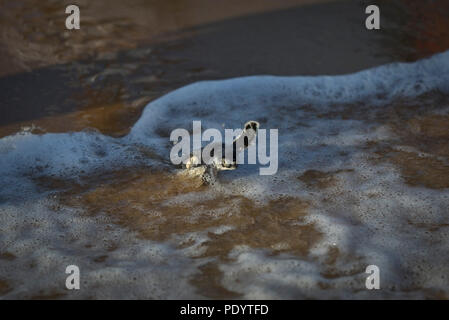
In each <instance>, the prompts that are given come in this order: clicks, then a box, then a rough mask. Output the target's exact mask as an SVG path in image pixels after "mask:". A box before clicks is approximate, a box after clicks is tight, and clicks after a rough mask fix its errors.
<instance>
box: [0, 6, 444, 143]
mask: <svg viewBox="0 0 449 320" xmlns="http://www.w3.org/2000/svg"><path fill="white" fill-rule="evenodd" d="M322 2H323V1H303V0H298V1H292V0H284V1H276V5H274V4H273V2H270V1H247V2H245V3H244V4H245V5H236V4H232V3H231V4H229V5H228V6H226V7H223V8H222V7H220V8H215V11H214V10H212V8H210V7H209V6H210V4H207V5H206V3H208V2H207V1H206V2H205V1H196V2H195V3H193V4H192V5H191V6H189V7H185V6H182V5H179V4H177V2H175V1H174V2H169V3H167V2H162V1H161V2H157V3H155V4H152V5H149V6H148V5H145V6H144V5H143V3H141V2H140V1H134V2H132V3H131V4H130V5H129V6H127V7H126V10H125V9H123V8H121V7H120V6H119V5H117V7H116V9H115V10H110V11H108V10H101V5H102V4H101V3H99V2H95V3H96V5H95V6H94V5H88V3H87V2H86V3H81V9H82V10H84V11H83V12H87V13H85V15H84V19H85V23H84V25H83V26H84V28H82V29H81V30H80V31H79V32H77V33H75V32H72V33H68V32H67V31H64V30H60V28H58V23H62V22H63V18H64V17H65V16H64V14H61V12H59V10H58V8H59V7H58V6H57V5H55V4H51V3H42V4H41V5H36V7H34V8H33V5H34V2H32V1H31V2H30V1H28V2H25V3H26V5H22V6H20V5H15V6H13V5H9V6H10V8H9V7H8V6H7V7H6V8H5V9H9V10H13V11H16V12H18V13H20V12H22V13H23V12H28V10H29V11H31V12H34V15H35V16H36V17H34V18H28V19H27V18H26V15H24V17H22V20H20V21H21V22H22V23H23V25H20V24H17V25H15V24H11V20H9V18H8V17H7V16H6V15H3V16H2V18H1V19H0V22H1V24H2V25H3V26H5V27H6V29H5V32H4V34H3V38H2V39H1V40H0V52H3V54H2V56H1V57H2V59H1V61H2V63H3V65H4V67H3V68H1V70H3V71H2V72H3V73H4V74H3V76H2V77H1V78H0V89H1V90H0V106H1V108H0V136H5V135H9V134H12V133H14V132H17V131H18V130H20V128H22V127H32V125H34V126H36V127H39V128H40V129H39V130H40V131H43V132H65V131H79V130H82V129H84V128H87V127H93V128H97V129H98V130H100V131H101V132H104V133H106V134H112V135H123V134H125V133H126V132H127V131H128V130H129V128H130V126H131V125H132V124H133V123H134V122H135V121H136V120H137V119H138V117H139V115H140V112H141V110H142V108H143V107H144V106H145V104H146V103H147V102H148V101H151V100H153V99H155V98H157V97H160V96H161V95H163V94H165V93H168V92H170V91H172V90H174V89H176V88H179V87H181V86H183V85H186V84H189V83H192V82H195V81H200V80H208V79H223V78H232V77H238V76H245V75H260V74H271V75H322V74H329V75H333V74H346V73H352V72H356V71H359V70H363V69H367V68H371V67H374V66H377V65H381V64H385V63H389V62H392V61H397V60H410V59H411V60H413V58H412V56H413V55H415V56H416V58H418V57H422V56H423V54H420V52H423V53H424V56H426V55H428V54H431V53H434V52H438V51H442V50H443V49H444V47H445V44H444V42H443V43H442V44H441V46H440V47H431V50H430V52H429V50H427V49H423V48H421V47H419V46H418V47H417V48H414V47H413V45H414V43H411V42H410V41H409V42H408V43H407V42H405V40H403V39H402V38H401V37H400V36H398V35H397V34H396V33H395V32H394V31H395V30H397V28H398V26H397V23H395V22H394V21H396V20H394V19H398V20H399V18H398V15H397V12H396V11H397V10H398V9H397V8H396V6H398V5H399V4H401V2H400V1H396V2H395V3H394V4H395V5H389V6H388V7H386V8H387V9H386V10H385V16H383V20H382V21H383V23H384V25H385V26H386V27H385V28H386V29H385V30H381V31H379V32H375V31H374V32H373V31H368V30H366V29H365V28H364V19H365V17H366V15H365V14H364V7H363V5H361V4H360V3H358V2H355V1H332V2H327V3H322ZM390 3H391V2H390ZM401 5H403V4H401ZM83 8H85V9H83ZM211 11H212V13H211V14H208V13H209V12H211ZM390 11H391V12H390ZM97 12H100V13H99V15H100V16H99V17H96V16H95V14H96V13H97ZM173 12H174V13H176V14H174V13H173ZM148 13H151V14H148ZM30 14H31V13H30ZM97 14H98V13H97ZM145 14H147V15H149V16H154V17H155V18H154V19H147V20H145V19H144V18H143V17H144V16H145ZM170 14H171V15H170ZM400 15H402V17H403V18H404V17H407V13H406V11H400ZM136 17H137V18H136ZM43 18H45V19H49V21H50V22H51V21H53V22H51V23H50V24H49V25H48V26H43V25H42V24H41V21H42V20H41V19H43ZM393 18H394V19H393ZM429 19H431V17H429ZM20 21H19V22H20ZM214 21H215V22H214ZM425 21H426V20H425ZM17 26H18V27H17ZM423 26H424V27H425V26H426V25H425V24H423ZM414 27H415V28H419V27H420V26H414ZM421 27H422V26H421ZM443 27H444V25H443ZM401 28H402V29H404V28H406V26H404V25H400V28H399V30H401ZM407 28H408V27H407ZM33 30H35V31H33ZM403 31H405V32H407V33H408V32H409V30H408V29H404V30H403ZM412 31H413V30H412ZM21 32H22V33H23V34H21ZM403 33H404V32H402V33H401V34H403ZM426 36H427V37H428V34H427V33H426ZM439 36H440V37H443V36H444V34H438V33H435V34H434V35H433V36H432V37H433V38H435V41H437V40H438V37H439ZM435 41H434V42H435ZM393 42H395V45H398V46H399V47H402V49H403V50H402V51H401V50H398V49H397V48H396V47H394V46H392V43H393ZM404 48H405V49H404ZM426 50H427V51H426ZM432 50H433V51H434V52H433V51H432ZM404 52H405V53H407V55H405V53H404ZM410 52H415V53H414V54H412V55H411V56H410Z"/></svg>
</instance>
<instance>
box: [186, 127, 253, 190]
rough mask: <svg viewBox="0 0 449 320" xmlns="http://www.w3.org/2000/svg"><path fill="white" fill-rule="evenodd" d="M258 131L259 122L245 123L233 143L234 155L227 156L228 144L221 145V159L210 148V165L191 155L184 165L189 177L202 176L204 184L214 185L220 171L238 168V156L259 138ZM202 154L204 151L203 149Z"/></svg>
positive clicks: (212, 148)
mask: <svg viewBox="0 0 449 320" xmlns="http://www.w3.org/2000/svg"><path fill="white" fill-rule="evenodd" d="M258 129H259V123H258V122H257V121H248V122H247V123H245V125H244V127H243V130H242V133H241V134H240V135H239V136H238V137H237V138H235V139H234V141H233V142H232V155H228V156H227V155H226V152H225V151H226V144H225V143H223V144H222V145H221V150H222V152H221V158H218V155H215V154H214V150H215V149H217V148H214V147H213V146H214V145H212V146H210V147H211V149H210V150H211V153H210V156H211V161H209V163H204V161H203V159H201V162H200V161H199V159H198V157H197V156H196V155H194V153H191V154H190V156H189V160H188V161H187V162H186V163H185V164H184V165H183V167H184V169H185V170H186V171H187V173H188V174H189V175H192V176H200V177H201V180H202V181H203V184H206V185H208V184H213V183H214V182H215V181H216V179H217V174H218V171H222V170H235V169H236V168H237V155H238V154H239V153H240V152H242V151H243V150H244V149H246V148H247V147H248V146H250V145H251V143H252V142H253V141H254V140H255V138H256V136H257V130H258ZM216 147H218V146H216ZM229 149H231V148H229ZM202 153H203V149H201V154H202Z"/></svg>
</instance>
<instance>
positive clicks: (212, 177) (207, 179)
mask: <svg viewBox="0 0 449 320" xmlns="http://www.w3.org/2000/svg"><path fill="white" fill-rule="evenodd" d="M217 173H218V171H217V168H216V167H215V166H207V167H206V170H205V171H204V173H203V174H202V175H201V180H203V184H205V185H210V184H214V183H215V181H217Z"/></svg>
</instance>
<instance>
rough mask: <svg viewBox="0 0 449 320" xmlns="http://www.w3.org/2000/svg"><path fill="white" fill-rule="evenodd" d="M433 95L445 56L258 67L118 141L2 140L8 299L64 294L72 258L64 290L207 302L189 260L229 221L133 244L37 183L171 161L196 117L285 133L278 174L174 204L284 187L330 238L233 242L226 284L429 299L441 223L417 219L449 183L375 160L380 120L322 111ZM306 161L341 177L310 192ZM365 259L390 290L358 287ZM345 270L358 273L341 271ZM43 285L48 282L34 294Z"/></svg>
mask: <svg viewBox="0 0 449 320" xmlns="http://www.w3.org/2000/svg"><path fill="white" fill-rule="evenodd" d="M430 91H438V92H440V93H443V94H445V95H447V94H449V52H445V53H442V54H439V55H435V56H434V57H431V58H429V59H426V60H422V61H418V62H415V63H397V64H392V65H387V66H381V67H378V68H375V69H371V70H365V71H362V72H359V73H356V74H351V75H344V76H332V77H331V76H319V77H273V76H255V77H244V78H237V79H229V80H220V81H205V82H199V83H194V84H192V85H189V86H186V87H184V88H181V89H179V90H176V91H174V92H172V93H170V94H168V95H166V96H163V97H161V98H159V99H157V100H155V101H153V102H151V103H150V104H148V106H147V107H146V108H145V110H144V112H143V114H142V116H141V118H140V119H139V121H138V122H137V123H136V124H135V125H134V126H133V128H132V130H131V133H130V134H129V135H128V136H126V137H124V138H120V139H117V138H112V137H107V136H104V135H101V134H99V133H95V132H78V133H64V134H44V135H35V134H31V133H29V132H23V133H19V134H16V135H13V136H9V137H4V138H2V139H0V174H1V176H2V183H3V184H2V186H1V187H0V230H1V232H0V244H1V247H2V250H5V249H6V250H7V251H8V252H10V253H12V254H14V255H15V256H16V257H17V258H16V259H15V260H14V261H9V262H8V263H7V264H2V265H1V268H2V269H1V270H0V276H1V277H3V278H6V279H8V281H10V282H11V283H12V285H13V287H14V290H12V291H11V292H9V293H7V295H6V297H7V298H15V297H21V298H23V297H30V296H33V295H39V294H51V293H52V290H53V289H54V290H55V291H58V290H59V289H58V288H59V287H57V286H59V285H60V283H64V278H65V273H64V272H63V271H64V270H61V268H63V267H65V266H66V265H68V264H79V265H80V267H81V269H82V270H83V271H82V272H83V274H84V276H83V277H84V278H83V279H84V280H83V281H84V282H83V286H86V290H84V291H80V292H79V293H73V295H70V297H80V298H81V297H82V298H88V297H96V298H113V297H114V298H125V297H126V298H130V297H139V298H196V297H201V293H198V292H197V291H196V290H195V289H194V288H193V287H192V286H191V284H190V283H189V281H188V278H189V277H191V276H192V275H193V274H195V273H196V272H198V271H197V269H196V268H197V267H198V265H200V264H201V263H204V261H205V260H202V259H191V257H194V256H197V255H198V254H201V252H202V251H201V250H204V246H203V245H202V244H204V243H205V242H206V240H207V232H208V231H211V232H215V233H216V234H220V233H224V232H226V231H227V230H230V228H232V227H230V226H226V225H223V226H220V227H218V228H215V229H214V230H206V231H202V232H198V233H191V234H187V235H183V237H184V238H186V239H191V240H193V242H194V243H195V245H193V246H191V247H188V248H186V249H173V247H171V246H170V245H169V244H160V243H154V242H151V241H147V240H142V239H137V238H136V237H135V235H134V234H133V233H132V232H130V231H127V230H123V229H121V228H119V227H117V226H114V225H108V223H109V222H108V221H107V220H102V218H92V217H91V218H89V217H85V216H82V215H80V212H79V211H78V210H75V209H71V208H66V207H63V206H57V209H54V205H55V202H54V201H53V200H49V194H48V193H45V192H43V191H42V190H40V189H37V188H36V186H35V185H34V183H33V180H32V179H30V177H36V176H57V177H66V178H76V177H77V176H79V175H81V174H89V173H91V172H96V173H98V172H102V170H106V171H107V170H110V169H111V168H112V167H118V168H120V167H124V166H132V165H134V164H136V163H142V162H143V163H146V164H151V165H153V164H158V163H159V164H160V163H163V162H164V161H168V159H169V157H168V153H169V149H170V146H171V143H170V141H169V133H170V131H171V130H172V129H175V128H186V129H189V128H190V126H191V124H192V121H193V120H201V121H202V125H203V130H204V129H206V128H209V127H215V128H217V129H221V130H222V129H223V128H239V127H241V126H242V125H243V123H245V122H246V121H248V120H258V121H259V122H260V123H261V125H262V128H266V129H270V128H273V129H279V171H278V173H277V174H276V175H273V176H259V174H258V169H257V166H250V165H242V166H240V167H239V168H238V170H236V171H232V172H225V173H223V174H221V176H220V181H219V183H218V184H217V185H215V186H211V187H210V188H209V189H208V190H207V191H204V192H203V193H202V194H195V193H191V194H186V195H179V196H177V197H173V198H172V199H169V200H168V202H167V203H182V201H190V200H192V199H194V200H195V201H197V200H201V199H211V198H213V196H214V194H216V193H217V192H218V193H220V194H238V195H243V196H246V197H248V198H251V199H254V200H258V201H262V202H263V201H266V200H267V199H270V198H275V197H276V196H281V195H290V196H294V197H299V198H301V199H303V200H306V201H308V202H309V203H310V204H311V206H310V209H309V211H308V214H307V217H306V220H307V221H308V222H314V223H315V224H316V225H317V227H318V229H319V230H320V231H321V232H322V233H323V239H322V240H321V241H320V242H319V243H317V245H316V246H315V247H313V248H312V250H311V253H310V254H309V255H308V256H306V257H301V258H299V257H297V256H291V255H279V256H270V255H267V254H266V253H267V252H266V251H264V250H254V249H252V248H248V247H238V248H235V249H234V250H233V251H232V252H231V254H230V255H231V256H232V257H234V258H235V259H236V260H235V261H234V262H226V263H221V264H220V269H221V270H222V271H223V272H224V278H223V285H224V286H225V287H226V288H227V289H229V290H234V291H236V292H240V293H242V294H243V296H244V297H245V298H287V297H288V298H331V297H349V298H353V297H358V298H370V297H374V298H376V297H422V296H424V295H425V293H424V291H422V290H417V291H416V290H415V291H414V290H413V288H416V287H418V288H430V289H432V290H442V292H444V293H445V294H446V295H447V294H448V291H449V285H448V279H447V276H446V275H447V274H448V273H449V263H448V262H449V261H448V259H447V254H446V253H447V247H448V245H449V239H448V238H449V236H448V234H449V233H447V232H446V231H447V230H446V229H447V228H446V229H445V228H444V227H441V228H437V229H435V230H433V231H432V232H431V233H429V232H428V229H426V228H420V227H417V226H416V224H417V223H418V224H419V223H421V224H425V225H434V224H442V223H443V222H444V221H446V220H447V208H448V207H449V197H448V192H447V190H430V189H428V188H424V187H410V186H408V185H406V184H405V183H404V181H403V179H402V177H401V175H400V174H399V171H398V169H397V168H395V167H394V166H393V165H390V164H387V163H383V164H373V163H372V162H370V160H369V158H370V154H369V153H368V151H366V150H365V149H364V148H363V146H364V145H365V144H366V142H367V141H376V142H383V141H388V140H389V139H390V138H391V137H392V136H394V133H392V132H390V131H389V130H388V128H386V127H385V126H383V125H380V124H377V123H374V122H369V121H366V120H365V119H364V120H355V119H352V120H344V119H338V118H336V117H334V118H332V119H330V118H329V117H325V116H322V115H323V114H326V113H327V112H331V111H334V110H335V108H337V107H338V106H341V105H345V104H354V105H357V106H358V107H359V108H360V109H361V110H364V111H366V112H369V111H370V110H371V109H370V108H383V107H386V106H388V105H389V104H390V103H391V101H393V100H394V99H398V98H401V99H413V98H415V97H418V96H419V95H422V94H424V93H426V92H430ZM442 107H443V106H442ZM141 145H144V146H147V147H149V148H151V149H152V150H154V151H155V152H156V153H158V155H159V156H160V157H161V158H151V159H150V158H145V157H144V156H142V155H141V154H140V153H139V147H140V146H141ZM407 150H408V151H414V150H410V149H407ZM160 159H166V160H163V161H161V160H160ZM307 170H320V171H322V172H334V171H335V172H336V173H335V177H336V181H335V184H334V185H332V186H330V187H329V188H326V189H319V190H317V189H314V188H313V187H310V186H308V185H307V184H306V183H304V182H302V181H300V180H298V177H299V176H301V175H302V174H303V173H304V172H306V171H307ZM337 171H338V172H337ZM329 199H331V201H329ZM56 204H57V203H56ZM217 212H218V211H217ZM218 214H219V212H218ZM111 243H115V244H118V247H117V248H118V249H116V250H113V251H111V252H109V253H108V254H107V257H103V258H101V259H99V262H93V259H92V257H91V255H92V254H93V253H92V252H94V253H98V254H99V255H104V252H105V251H107V249H105V248H107V246H108V244H111ZM86 245H93V249H92V247H89V249H87V247H85V246H86ZM330 247H335V248H338V250H339V252H340V254H339V256H338V259H337V261H336V262H335V268H336V270H338V271H339V272H340V273H341V274H340V275H338V276H336V277H335V278H329V277H326V276H325V272H326V270H325V269H326V263H325V262H324V260H325V257H326V255H327V253H328V250H329V248H330ZM209 259H212V258H209ZM367 264H376V265H378V266H379V267H380V268H381V274H382V280H381V286H382V287H383V288H385V290H384V291H381V292H377V293H373V292H369V291H366V290H363V285H364V279H365V276H366V275H365V274H364V273H363V272H360V267H361V266H365V265H367ZM348 270H356V271H354V272H355V273H351V272H349V273H345V271H348ZM56 274H57V276H55V275H56ZM55 277H56V280H55ZM236 280H238V281H236ZM41 288H47V289H45V290H44V292H41V293H40V290H41ZM401 288H402V289H404V291H402V290H401ZM405 289H407V290H405Z"/></svg>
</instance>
